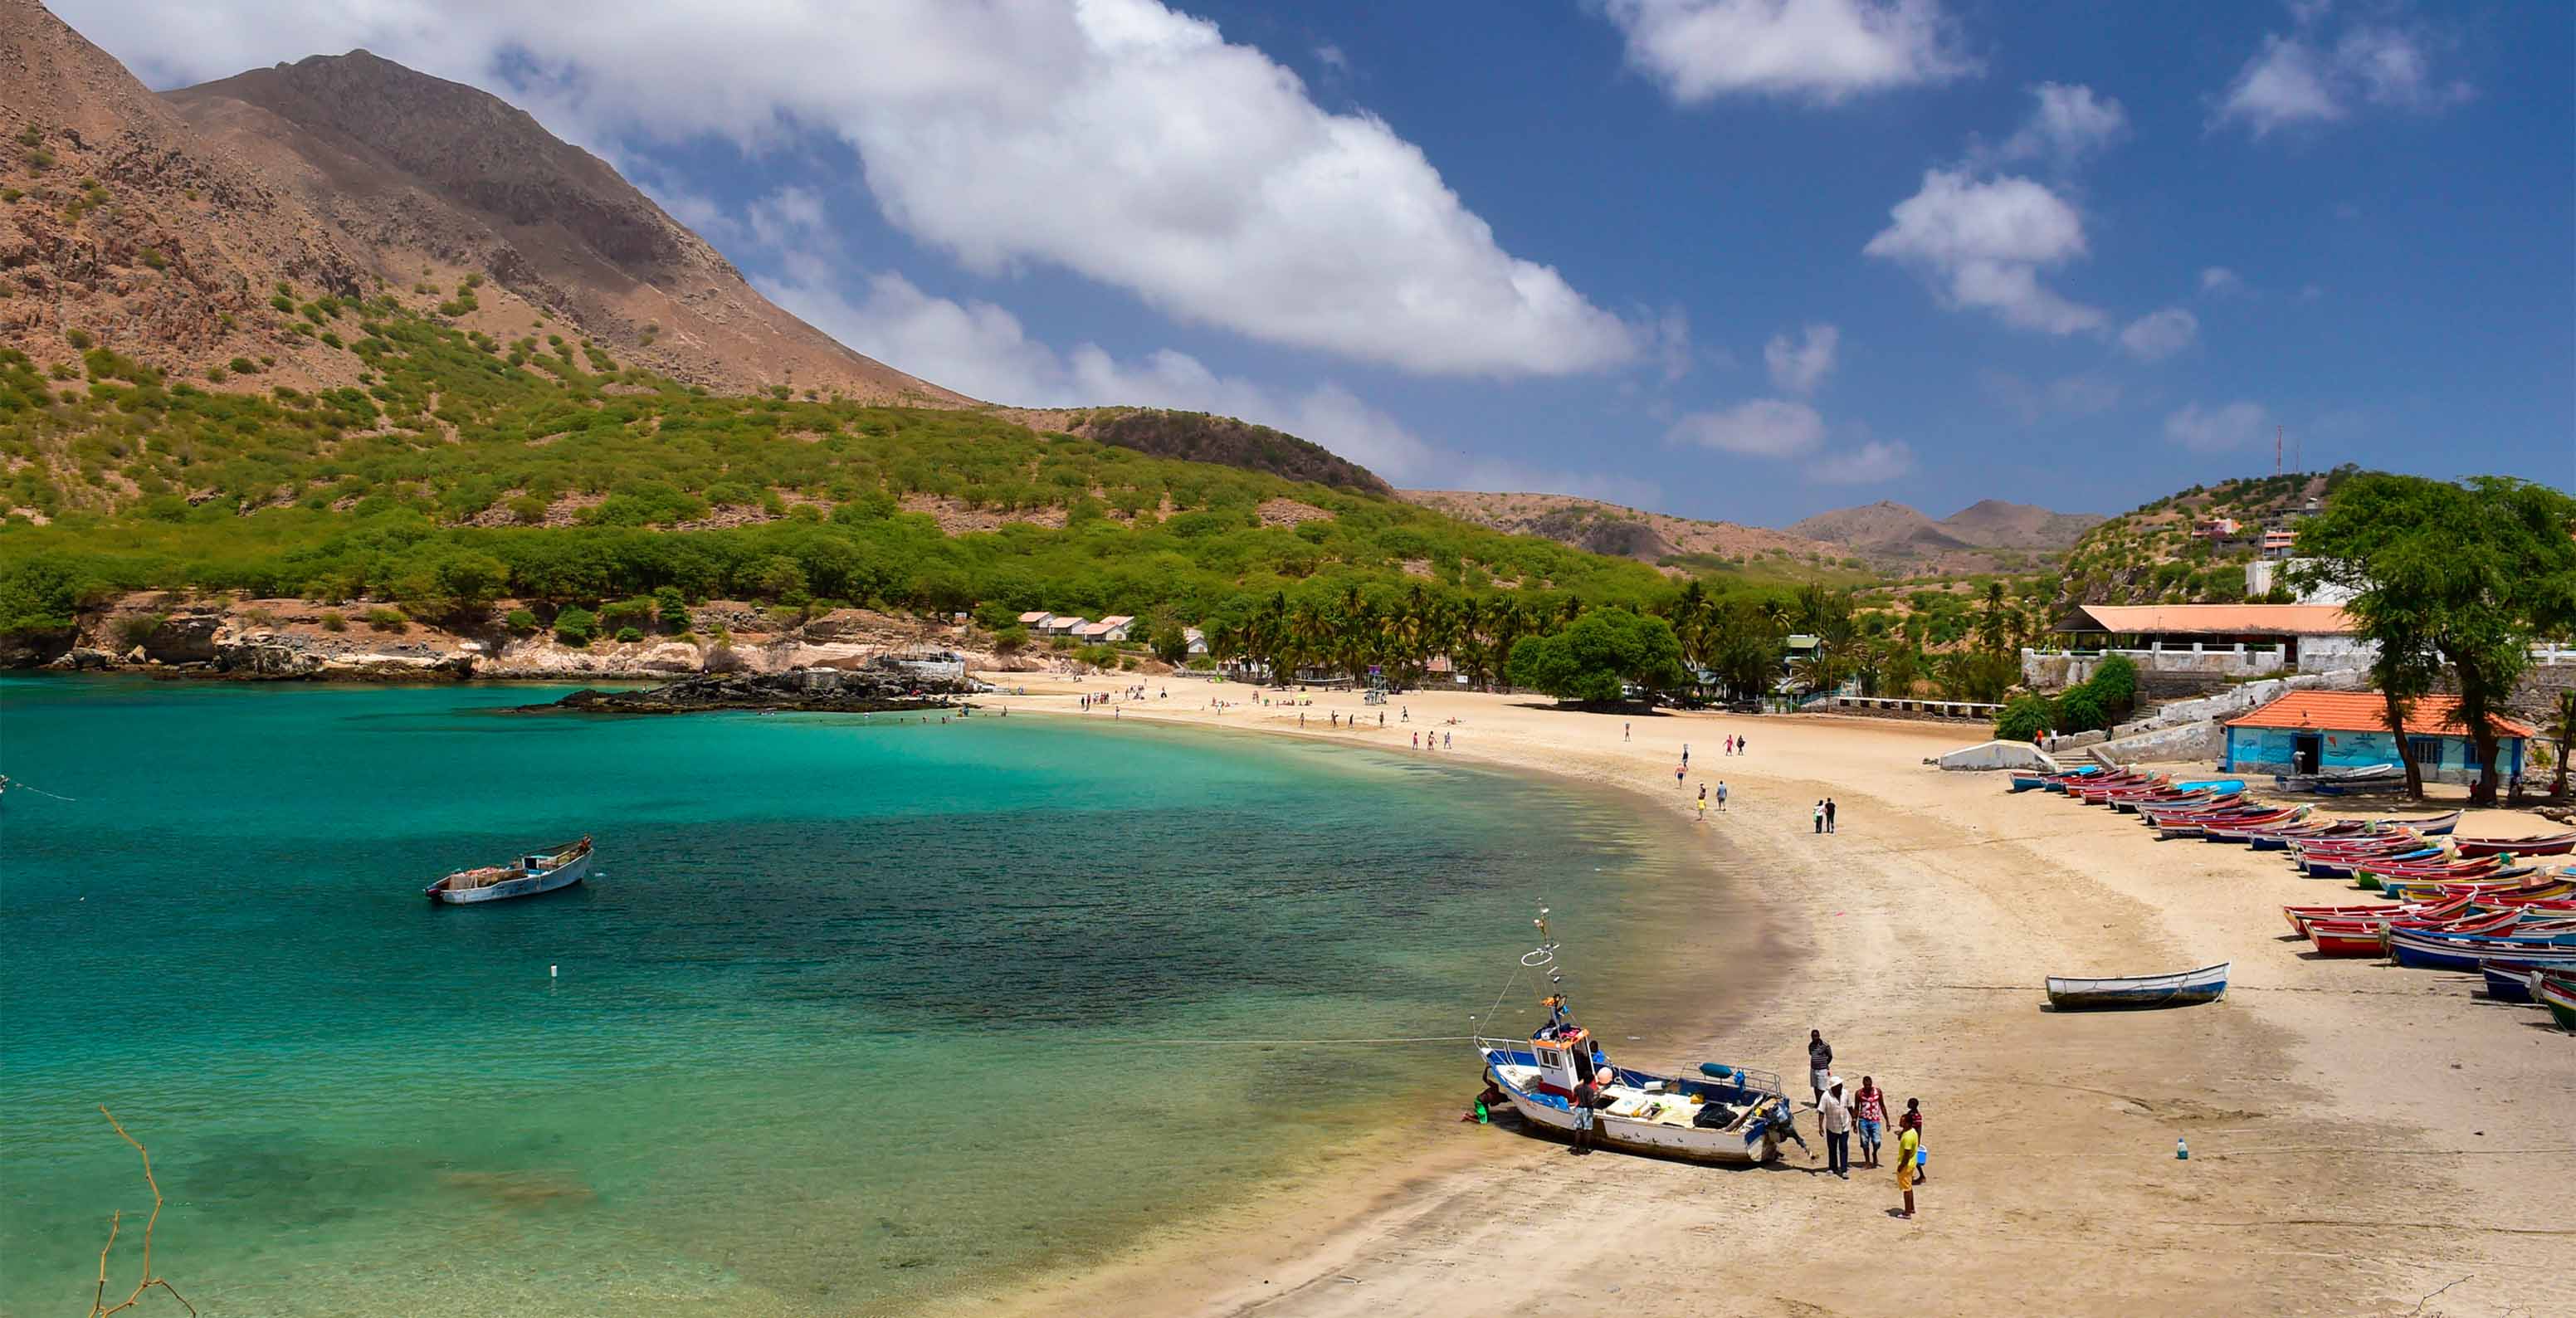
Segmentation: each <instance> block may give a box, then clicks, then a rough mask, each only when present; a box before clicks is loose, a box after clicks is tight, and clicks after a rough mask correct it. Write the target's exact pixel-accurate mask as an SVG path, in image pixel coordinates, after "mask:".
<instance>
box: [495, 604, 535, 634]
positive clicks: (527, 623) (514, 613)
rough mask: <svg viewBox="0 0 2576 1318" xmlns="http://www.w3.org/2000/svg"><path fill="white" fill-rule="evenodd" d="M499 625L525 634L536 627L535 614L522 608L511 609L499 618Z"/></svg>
mask: <svg viewBox="0 0 2576 1318" xmlns="http://www.w3.org/2000/svg"><path fill="white" fill-rule="evenodd" d="M501 625H503V626H505V627H508V628H509V629H510V630H511V631H514V632H517V633H518V634H520V635H521V636H525V635H527V634H528V633H530V632H533V631H535V630H536V629H537V615H536V614H534V613H532V612H530V611H528V610H527V609H524V608H519V609H512V610H510V612H509V614H508V616H506V617H504V618H502V619H501Z"/></svg>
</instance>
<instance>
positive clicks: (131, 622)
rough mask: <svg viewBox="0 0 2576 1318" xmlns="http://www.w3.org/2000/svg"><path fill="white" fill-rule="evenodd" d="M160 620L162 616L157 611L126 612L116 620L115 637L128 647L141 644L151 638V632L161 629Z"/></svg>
mask: <svg viewBox="0 0 2576 1318" xmlns="http://www.w3.org/2000/svg"><path fill="white" fill-rule="evenodd" d="M161 622H162V617H161V615H160V614H157V613H133V614H128V615H126V616H125V617H122V618H119V619H117V620H116V639H117V641H118V643H119V644H120V645H121V646H123V647H125V648H129V649H130V648H132V647H134V646H137V645H141V644H143V643H144V642H145V641H148V640H151V639H152V633H154V632H156V631H159V630H161Z"/></svg>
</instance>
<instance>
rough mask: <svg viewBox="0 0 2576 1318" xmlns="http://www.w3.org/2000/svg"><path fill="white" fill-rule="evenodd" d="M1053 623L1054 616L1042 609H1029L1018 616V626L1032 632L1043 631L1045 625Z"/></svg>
mask: <svg viewBox="0 0 2576 1318" xmlns="http://www.w3.org/2000/svg"><path fill="white" fill-rule="evenodd" d="M1053 621H1055V615H1054V614H1052V613H1049V612H1047V611H1046V610H1044V609H1031V610H1029V611H1028V612H1026V613H1023V614H1021V615H1020V625H1021V626H1023V627H1026V628H1028V629H1029V630H1030V631H1033V632H1042V631H1045V630H1046V625H1047V624H1048V623H1051V622H1053Z"/></svg>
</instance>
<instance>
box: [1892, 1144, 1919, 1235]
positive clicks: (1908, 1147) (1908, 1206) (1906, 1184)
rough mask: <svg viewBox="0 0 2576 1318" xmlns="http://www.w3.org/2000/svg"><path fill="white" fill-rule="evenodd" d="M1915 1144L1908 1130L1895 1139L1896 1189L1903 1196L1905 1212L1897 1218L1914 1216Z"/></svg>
mask: <svg viewBox="0 0 2576 1318" xmlns="http://www.w3.org/2000/svg"><path fill="white" fill-rule="evenodd" d="M1916 1143H1917V1141H1916V1139H1915V1135H1914V1132H1913V1131H1910V1130H1909V1131H1906V1132H1905V1133H1904V1134H1902V1135H1899V1136H1897V1137H1896V1189H1897V1193H1899V1194H1902V1195H1904V1196H1905V1211H1904V1212H1902V1213H1899V1214H1897V1216H1898V1217H1912V1216H1914V1182H1915V1179H1916V1177H1915V1175H1914V1153H1915V1148H1916Z"/></svg>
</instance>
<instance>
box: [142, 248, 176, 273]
mask: <svg viewBox="0 0 2576 1318" xmlns="http://www.w3.org/2000/svg"><path fill="white" fill-rule="evenodd" d="M137 255H138V256H139V257H141V259H142V261H143V264H145V265H147V266H150V267H152V268H153V269H155V270H167V269H169V268H170V258H169V257H167V256H164V255H162V254H161V249H160V248H158V247H146V248H144V249H143V250H142V251H141V252H139V253H137Z"/></svg>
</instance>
